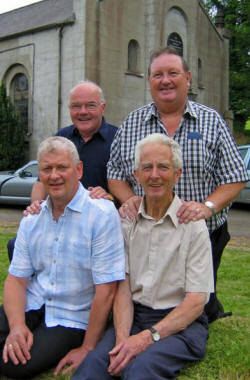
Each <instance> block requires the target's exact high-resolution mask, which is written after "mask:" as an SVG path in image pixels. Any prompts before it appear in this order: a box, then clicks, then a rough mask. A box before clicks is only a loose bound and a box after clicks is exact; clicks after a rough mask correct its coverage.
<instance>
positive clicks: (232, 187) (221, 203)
mask: <svg viewBox="0 0 250 380" xmlns="http://www.w3.org/2000/svg"><path fill="white" fill-rule="evenodd" d="M245 186H246V182H235V183H228V184H225V185H221V186H219V187H217V189H215V191H214V192H213V193H211V194H210V195H209V196H208V197H207V199H206V200H209V201H211V202H213V203H214V205H215V212H216V213H217V212H219V211H221V210H222V209H223V208H225V207H226V206H228V205H229V204H230V203H231V202H232V201H233V200H234V199H235V198H236V197H237V195H238V194H239V193H240V191H241V190H242V189H244V187H245Z"/></svg>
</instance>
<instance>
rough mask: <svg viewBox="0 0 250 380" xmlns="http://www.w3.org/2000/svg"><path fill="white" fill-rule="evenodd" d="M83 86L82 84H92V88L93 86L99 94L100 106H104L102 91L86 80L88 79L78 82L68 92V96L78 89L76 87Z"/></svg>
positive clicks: (96, 85)
mask: <svg viewBox="0 0 250 380" xmlns="http://www.w3.org/2000/svg"><path fill="white" fill-rule="evenodd" d="M82 84H83V85H84V84H92V85H93V86H95V87H96V88H97V90H98V91H99V93H100V100H101V104H105V98H104V94H103V90H102V88H101V87H100V86H98V84H96V83H95V82H92V81H91V80H88V79H85V80H82V81H80V82H78V83H77V84H76V85H75V86H74V87H73V88H72V89H71V90H70V92H69V95H70V96H71V94H72V93H73V92H74V91H75V89H76V88H77V87H78V86H81V85H82Z"/></svg>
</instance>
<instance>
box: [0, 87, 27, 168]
mask: <svg viewBox="0 0 250 380" xmlns="http://www.w3.org/2000/svg"><path fill="white" fill-rule="evenodd" d="M0 136H1V138H0V170H7V169H8V170H9V169H17V168H18V167H20V166H21V165H23V163H24V158H25V130H24V125H23V122H22V121H21V119H20V117H19V115H17V113H16V112H15V110H14V106H13V104H12V102H11V99H10V97H9V96H7V94H6V88H5V86H4V85H3V84H1V85H0Z"/></svg>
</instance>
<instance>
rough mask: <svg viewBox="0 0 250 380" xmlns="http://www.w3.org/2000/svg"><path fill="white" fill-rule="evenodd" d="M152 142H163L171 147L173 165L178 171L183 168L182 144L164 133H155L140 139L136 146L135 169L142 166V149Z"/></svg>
mask: <svg viewBox="0 0 250 380" xmlns="http://www.w3.org/2000/svg"><path fill="white" fill-rule="evenodd" d="M150 144H162V145H166V146H168V147H169V148H170V149H171V152H172V154H173V166H174V171H175V172H177V171H178V170H179V169H180V168H182V155H181V148H180V145H179V144H178V143H177V142H176V141H174V140H173V139H171V138H170V137H168V136H165V135H163V134H162V133H153V134H152V135H149V136H147V137H145V138H144V139H142V140H140V141H139V142H138V143H137V144H136V147H135V164H134V165H135V169H138V168H139V166H140V158H141V150H142V148H143V147H144V146H145V145H150Z"/></svg>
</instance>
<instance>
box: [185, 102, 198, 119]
mask: <svg viewBox="0 0 250 380" xmlns="http://www.w3.org/2000/svg"><path fill="white" fill-rule="evenodd" d="M184 115H190V116H191V117H193V118H195V119H198V115H197V112H196V110H195V107H194V104H193V102H191V101H190V100H188V101H187V104H186V108H185V111H184Z"/></svg>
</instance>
